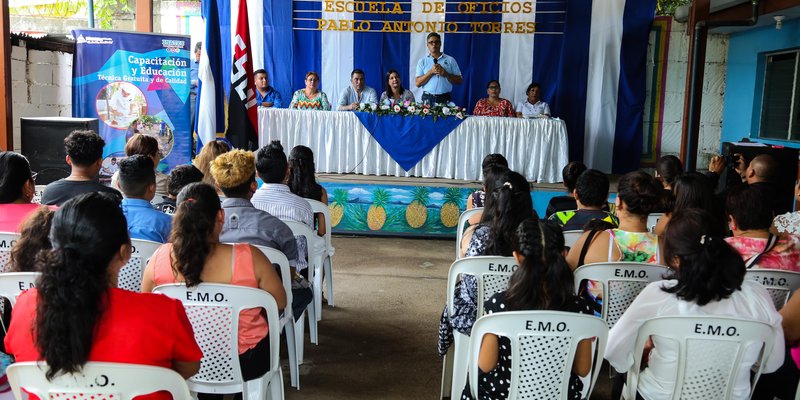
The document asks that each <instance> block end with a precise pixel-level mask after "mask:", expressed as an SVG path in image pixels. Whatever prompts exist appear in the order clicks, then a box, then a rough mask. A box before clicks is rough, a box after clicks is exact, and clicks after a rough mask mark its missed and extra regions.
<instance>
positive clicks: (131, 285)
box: [117, 239, 161, 292]
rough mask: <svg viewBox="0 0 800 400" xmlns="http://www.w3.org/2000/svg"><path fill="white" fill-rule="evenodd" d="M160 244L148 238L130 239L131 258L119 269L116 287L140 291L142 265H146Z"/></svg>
mask: <svg viewBox="0 0 800 400" xmlns="http://www.w3.org/2000/svg"><path fill="white" fill-rule="evenodd" d="M160 246H161V243H158V242H153V241H150V240H141V239H131V259H130V260H129V261H128V263H127V264H125V266H123V267H122V269H121V270H119V279H118V281H117V287H118V288H120V289H125V290H130V291H131V292H140V291H141V290H142V274H143V273H144V267H146V266H147V262H148V261H149V260H150V257H152V256H153V253H155V252H156V250H158V248H159V247H160Z"/></svg>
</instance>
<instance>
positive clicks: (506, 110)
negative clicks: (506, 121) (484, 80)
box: [472, 79, 517, 117]
mask: <svg viewBox="0 0 800 400" xmlns="http://www.w3.org/2000/svg"><path fill="white" fill-rule="evenodd" d="M486 94H487V95H489V97H486V98H483V99H480V100H478V102H477V103H476V104H475V110H473V111H472V114H474V115H478V116H484V117H516V116H517V115H516V113H515V112H514V105H513V104H511V102H510V101H508V100H506V99H502V98H500V81H498V80H497V79H493V80H491V81H489V83H488V84H487V85H486Z"/></svg>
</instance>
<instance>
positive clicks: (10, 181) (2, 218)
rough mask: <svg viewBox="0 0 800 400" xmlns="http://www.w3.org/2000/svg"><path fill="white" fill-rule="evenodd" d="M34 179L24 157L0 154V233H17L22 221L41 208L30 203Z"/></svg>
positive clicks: (17, 154)
mask: <svg viewBox="0 0 800 400" xmlns="http://www.w3.org/2000/svg"><path fill="white" fill-rule="evenodd" d="M34 179H36V175H35V174H34V173H32V172H31V166H30V164H29V163H28V159H27V158H25V156H23V155H22V154H19V153H14V152H13V151H2V152H0V232H19V226H20V224H21V223H22V221H24V220H25V218H26V217H27V216H28V215H29V214H30V213H32V212H33V211H34V210H36V209H37V208H39V207H41V206H40V205H39V204H34V203H31V200H33V194H34V192H35V191H36V184H35V183H34ZM54 209H55V208H54Z"/></svg>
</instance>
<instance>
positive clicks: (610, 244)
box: [567, 171, 664, 269]
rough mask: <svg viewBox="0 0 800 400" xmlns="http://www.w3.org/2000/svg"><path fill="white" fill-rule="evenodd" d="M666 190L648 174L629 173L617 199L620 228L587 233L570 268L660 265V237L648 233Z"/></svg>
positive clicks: (572, 253) (570, 256)
mask: <svg viewBox="0 0 800 400" xmlns="http://www.w3.org/2000/svg"><path fill="white" fill-rule="evenodd" d="M663 190H664V189H663V188H662V187H661V184H659V183H658V182H657V181H656V180H655V178H653V177H652V176H650V175H648V174H646V173H644V172H641V171H636V172H630V173H628V174H625V175H624V176H623V177H622V178H621V179H620V181H619V185H618V193H617V200H616V205H617V217H618V218H619V228H617V229H609V230H606V231H602V232H598V231H589V232H586V233H584V234H583V236H581V237H580V238H579V239H578V241H577V242H575V245H574V246H572V248H571V249H570V251H569V254H568V255H567V261H568V262H569V265H570V266H571V267H572V268H573V269H575V268H578V267H580V266H581V265H584V264H589V263H595V262H608V261H634V262H645V263H660V262H661V253H660V251H659V245H658V237H657V236H656V235H655V234H652V233H650V232H648V231H647V216H648V215H649V214H650V213H651V212H652V210H653V209H654V208H656V207H659V206H660V204H661V202H662V199H663Z"/></svg>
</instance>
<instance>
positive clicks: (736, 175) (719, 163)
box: [708, 154, 792, 216]
mask: <svg viewBox="0 0 800 400" xmlns="http://www.w3.org/2000/svg"><path fill="white" fill-rule="evenodd" d="M733 160H734V161H733V162H735V163H736V164H735V165H729V166H726V164H725V161H724V159H723V158H722V157H720V156H714V157H712V158H711V161H710V162H709V164H708V169H709V176H710V177H711V178H712V179H713V180H715V181H718V183H717V189H716V193H717V194H718V195H719V196H720V197H721V198H722V201H724V200H725V198H726V197H727V192H728V190H730V189H731V188H733V187H736V186H740V185H741V184H743V183H745V184H747V185H750V186H753V187H755V188H757V189H758V190H761V191H762V192H764V194H765V195H766V198H767V199H769V205H770V210H771V211H772V213H773V216H775V215H780V214H782V213H785V212H788V211H791V210H792V202H791V201H790V200H789V199H788V198H783V197H782V196H780V195H779V194H780V193H781V190H779V188H778V187H777V186H776V183H775V177H776V175H777V173H778V164H777V161H776V160H775V158H773V157H772V156H770V155H769V154H759V155H757V156H755V157H753V159H752V160H750V162H749V163H748V162H747V159H745V158H744V157H743V156H742V155H741V154H735V155H734V156H733ZM731 176H732V177H731Z"/></svg>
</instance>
